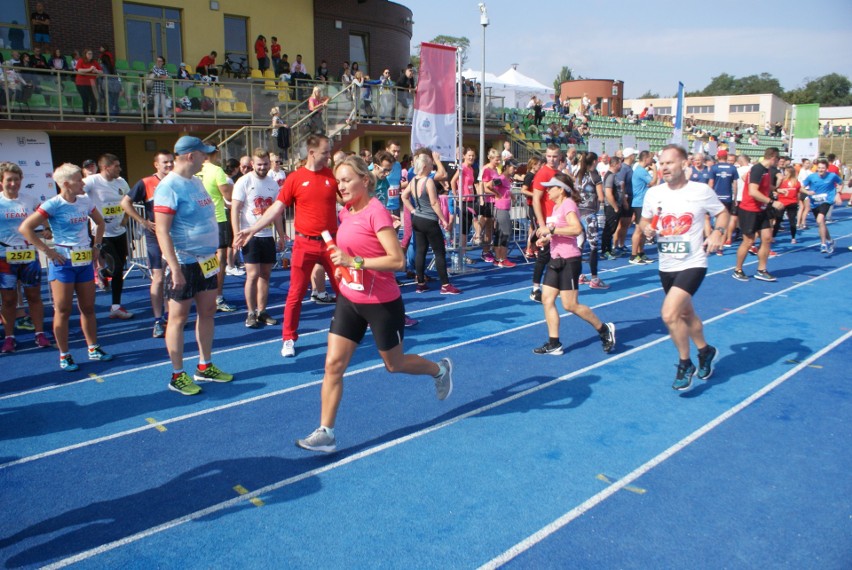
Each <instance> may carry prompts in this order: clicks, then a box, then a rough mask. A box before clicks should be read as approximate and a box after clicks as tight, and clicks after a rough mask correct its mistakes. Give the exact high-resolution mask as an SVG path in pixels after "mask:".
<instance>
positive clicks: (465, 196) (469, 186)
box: [450, 147, 480, 263]
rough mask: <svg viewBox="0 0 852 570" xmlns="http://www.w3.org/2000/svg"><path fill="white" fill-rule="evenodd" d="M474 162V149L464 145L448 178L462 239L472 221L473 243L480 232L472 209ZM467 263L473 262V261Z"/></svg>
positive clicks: (474, 186)
mask: <svg viewBox="0 0 852 570" xmlns="http://www.w3.org/2000/svg"><path fill="white" fill-rule="evenodd" d="M474 162H476V151H475V150H473V149H472V148H470V147H466V148H465V149H464V154H463V155H462V164H461V168H459V169H458V170H456V173H455V174H454V175H453V179H452V180H450V187H451V188H452V190H453V192H454V193H455V195H456V196H457V197H458V198H457V199H456V204H458V206H457V208H458V217H459V223H460V224H461V236H462V239H464V240H467V236H468V233H470V224H471V222H472V223H473V232H474V243H478V242H479V232H480V227H479V219H478V218H476V217H475V214H476V212H474V210H473V200H474V196H475V195H476V176H474V173H473V163H474ZM467 263H473V261H469V262H467Z"/></svg>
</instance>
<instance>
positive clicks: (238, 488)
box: [234, 485, 266, 507]
mask: <svg viewBox="0 0 852 570" xmlns="http://www.w3.org/2000/svg"><path fill="white" fill-rule="evenodd" d="M234 491H236V492H237V494H238V495H248V492H249V491H248V489H246V488H245V487H243V486H242V485H234ZM249 502H250V503H251V504H252V505H254V506H255V507H262V506H263V505H265V504H266V503H264V502H263V501H261V500H260V499H258V498H257V497H252V498H251V499H249Z"/></svg>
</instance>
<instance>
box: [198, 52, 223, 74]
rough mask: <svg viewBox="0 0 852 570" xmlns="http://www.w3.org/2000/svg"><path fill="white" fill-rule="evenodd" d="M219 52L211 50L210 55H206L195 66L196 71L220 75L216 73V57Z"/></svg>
mask: <svg viewBox="0 0 852 570" xmlns="http://www.w3.org/2000/svg"><path fill="white" fill-rule="evenodd" d="M218 55H219V54H218V53H216V52H215V51H211V52H210V55H205V56H204V57H202V58H201V61H199V62H198V65H196V66H195V72H196V73H198V74H200V75H218V74H217V73H216V57H217V56H218Z"/></svg>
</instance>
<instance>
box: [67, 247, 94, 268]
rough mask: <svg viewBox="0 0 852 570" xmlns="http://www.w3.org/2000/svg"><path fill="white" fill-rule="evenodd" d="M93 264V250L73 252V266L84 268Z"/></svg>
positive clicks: (81, 249)
mask: <svg viewBox="0 0 852 570" xmlns="http://www.w3.org/2000/svg"><path fill="white" fill-rule="evenodd" d="M90 263H92V248H86V249H83V248H80V249H72V250H71V265H72V266H74V267H84V266H86V265H89V264H90Z"/></svg>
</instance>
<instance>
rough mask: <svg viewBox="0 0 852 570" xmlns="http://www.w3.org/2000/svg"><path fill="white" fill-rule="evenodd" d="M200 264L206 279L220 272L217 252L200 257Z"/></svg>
mask: <svg viewBox="0 0 852 570" xmlns="http://www.w3.org/2000/svg"><path fill="white" fill-rule="evenodd" d="M198 265H200V266H201V273H202V274H203V275H204V278H205V279H210V278H211V277H213V276H214V275H216V274H217V273H219V257H218V256H217V255H216V254H215V253H214V254H213V255H211V256H210V257H204V258H199V259H198Z"/></svg>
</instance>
